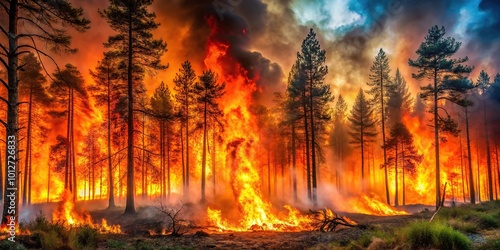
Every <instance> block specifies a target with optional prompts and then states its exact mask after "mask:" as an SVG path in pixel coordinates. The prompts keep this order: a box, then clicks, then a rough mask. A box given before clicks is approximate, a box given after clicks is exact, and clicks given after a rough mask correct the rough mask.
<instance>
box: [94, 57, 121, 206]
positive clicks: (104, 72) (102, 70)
mask: <svg viewBox="0 0 500 250" xmlns="http://www.w3.org/2000/svg"><path fill="white" fill-rule="evenodd" d="M90 75H91V76H92V78H93V79H94V82H95V84H94V85H91V86H90V87H89V90H90V91H91V93H92V94H93V96H94V98H95V99H96V101H97V104H98V105H100V106H101V105H105V106H106V114H107V115H106V126H107V151H108V152H107V154H108V155H107V162H108V192H109V194H108V196H109V197H108V208H109V209H111V208H114V207H116V205H115V191H114V190H115V188H114V180H113V161H112V152H111V119H112V117H111V112H112V109H113V108H114V107H112V106H114V105H116V101H115V100H114V98H113V95H114V90H115V89H117V88H118V87H119V84H118V82H117V80H118V79H119V71H118V65H117V64H116V60H114V59H113V58H112V57H111V56H110V55H109V54H107V53H104V58H103V59H102V60H101V61H99V62H98V63H97V66H96V68H95V70H94V71H92V70H90Z"/></svg>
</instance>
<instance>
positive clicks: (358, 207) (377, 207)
mask: <svg viewBox="0 0 500 250" xmlns="http://www.w3.org/2000/svg"><path fill="white" fill-rule="evenodd" d="M348 204H349V208H350V210H349V211H352V212H355V213H362V214H372V215H379V216H389V215H407V214H408V213H407V212H405V211H398V210H396V209H394V208H393V207H391V206H388V205H387V204H385V203H383V202H381V201H380V200H379V198H378V197H376V196H372V197H371V198H370V197H368V196H367V195H362V196H361V197H359V198H353V199H352V200H351V201H349V202H348Z"/></svg>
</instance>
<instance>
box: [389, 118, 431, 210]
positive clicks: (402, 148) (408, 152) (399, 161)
mask: <svg viewBox="0 0 500 250" xmlns="http://www.w3.org/2000/svg"><path fill="white" fill-rule="evenodd" d="M384 148H386V149H387V152H388V156H389V157H388V158H387V164H388V165H389V166H394V173H395V178H394V188H395V195H394V205H395V206H399V185H398V181H399V178H398V174H399V168H401V172H402V174H403V205H404V204H405V203H406V195H405V191H404V190H405V172H409V173H411V174H413V173H415V169H416V165H417V164H419V163H421V162H422V160H423V156H422V155H419V154H418V152H417V150H416V149H415V145H414V143H413V135H412V134H411V133H410V131H409V130H408V128H407V127H406V126H405V125H404V124H403V123H400V122H398V123H396V124H394V125H393V126H392V128H391V132H390V137H389V139H388V140H387V143H386V145H385V146H384Z"/></svg>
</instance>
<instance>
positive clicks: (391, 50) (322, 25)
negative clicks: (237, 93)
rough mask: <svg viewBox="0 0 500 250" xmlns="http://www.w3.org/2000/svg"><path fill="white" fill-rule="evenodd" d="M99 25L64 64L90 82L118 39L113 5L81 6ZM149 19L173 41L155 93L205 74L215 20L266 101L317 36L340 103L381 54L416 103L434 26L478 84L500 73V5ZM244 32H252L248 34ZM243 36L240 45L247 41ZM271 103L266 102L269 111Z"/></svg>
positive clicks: (343, 3)
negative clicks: (105, 13)
mask: <svg viewBox="0 0 500 250" xmlns="http://www.w3.org/2000/svg"><path fill="white" fill-rule="evenodd" d="M73 3H74V5H75V6H79V7H82V8H83V9H84V15H85V16H86V17H87V18H88V19H90V20H91V29H90V30H89V31H87V32H86V33H83V34H81V33H76V32H72V35H73V43H72V44H73V46H74V47H76V48H78V49H79V52H78V53H77V54H74V55H69V56H68V55H61V56H60V61H61V62H63V63H67V62H68V63H73V64H75V65H76V66H78V67H79V68H80V70H81V71H82V72H83V73H84V75H86V77H87V81H91V78H90V77H89V76H88V73H87V72H88V70H89V69H92V68H93V67H95V65H96V63H97V60H99V59H100V58H101V55H102V52H103V51H104V47H103V45H102V44H103V43H104V42H105V41H106V39H107V37H108V36H109V35H111V34H113V31H112V30H111V29H110V28H109V27H108V26H107V23H106V21H105V20H104V19H103V18H102V17H100V16H99V14H98V9H104V8H106V7H107V5H108V2H107V1H100V0H85V1H83V0H73ZM151 11H154V12H155V13H156V15H157V21H158V22H159V23H160V24H161V25H160V27H159V28H158V29H157V30H156V31H155V32H154V35H155V37H156V38H162V39H163V40H165V41H166V42H167V44H168V45H167V49H168V51H167V53H166V54H165V55H164V56H163V58H162V61H163V62H164V63H168V64H169V68H168V69H167V70H165V71H163V72H159V73H158V74H157V75H156V76H153V77H148V79H146V84H147V88H148V90H149V91H150V92H151V91H152V90H153V89H154V88H156V87H157V86H158V85H159V84H160V82H161V81H164V82H165V83H167V85H169V86H171V87H172V86H173V84H172V79H173V77H174V75H175V73H176V72H177V71H178V69H179V67H180V65H181V63H182V62H183V61H185V60H190V61H191V62H192V63H193V65H194V67H195V69H196V70H197V72H198V73H200V72H201V71H202V70H205V69H207V68H208V67H209V66H207V65H204V64H203V58H204V56H205V53H206V42H207V38H208V35H209V33H210V28H209V26H208V25H207V22H206V20H207V19H206V18H207V16H215V17H216V20H217V21H218V22H220V23H219V24H220V26H221V27H224V28H225V30H226V31H227V35H226V36H224V37H221V38H220V39H225V40H229V41H230V42H231V43H232V44H233V45H234V50H233V51H232V52H231V53H233V54H234V57H235V58H237V60H239V62H240V63H241V64H242V65H243V66H244V67H245V68H247V69H248V70H249V72H250V73H249V74H251V73H259V75H260V76H261V77H260V79H261V80H259V85H260V86H262V91H263V92H265V93H273V92H275V91H283V90H284V88H285V86H286V78H287V75H288V72H289V71H290V68H291V66H292V64H293V62H294V61H295V59H296V53H297V51H298V50H299V49H300V44H301V42H302V40H303V39H304V38H305V37H306V35H307V33H308V31H309V29H310V28H313V29H314V30H315V32H316V33H317V36H318V39H319V40H320V43H321V46H322V48H323V49H325V50H326V51H327V54H326V55H327V66H328V68H329V73H328V76H327V78H326V81H327V82H328V83H329V84H331V86H332V90H333V93H334V95H335V96H338V95H339V94H342V95H344V96H347V100H348V102H352V100H353V99H354V96H355V94H356V93H357V91H358V90H359V88H362V87H365V86H366V81H367V79H368V75H369V68H370V66H371V64H372V62H373V60H374V58H375V56H376V54H377V52H378V50H379V49H380V48H383V49H384V50H385V51H386V52H387V54H388V56H389V60H390V65H391V70H392V74H394V73H395V71H396V69H397V68H399V69H400V70H401V72H402V74H403V76H404V77H405V78H406V80H407V81H408V82H409V84H410V89H411V91H412V92H413V93H414V94H415V95H416V93H417V92H418V90H419V86H420V85H427V83H425V82H418V81H416V80H413V79H412V78H411V73H412V72H415V69H412V68H410V67H409V66H408V59H409V58H416V54H415V51H416V50H417V48H418V46H419V44H420V43H421V42H422V41H423V40H424V37H425V35H426V34H427V31H428V29H430V28H431V27H432V26H434V25H438V26H443V27H445V28H446V31H447V36H451V37H454V38H455V39H457V41H459V42H461V43H462V46H461V49H460V50H459V52H458V53H457V57H465V56H467V57H468V58H469V62H468V63H467V64H469V65H472V66H474V67H475V70H474V71H473V73H472V74H471V78H472V79H474V80H475V79H477V75H478V74H479V72H480V71H481V70H482V69H484V70H486V71H487V72H488V73H489V74H490V75H491V76H493V75H495V74H496V73H497V72H500V56H499V55H500V15H498V14H497V13H500V1H497V0H468V1H467V0H453V1H452V0H420V1H417V0H378V1H371V0H361V1H354V0H330V1H327V0H316V1H307V0H244V1H243V0H214V1H212V0H204V1H202V0H190V1H187V0H156V1H155V2H154V3H153V5H152V6H151ZM243 30H244V31H243ZM242 32H244V35H243V36H242V35H241V33H242ZM269 98H270V95H267V94H264V95H262V96H261V97H260V100H261V101H263V102H265V103H268V99H269Z"/></svg>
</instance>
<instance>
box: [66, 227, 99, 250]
mask: <svg viewBox="0 0 500 250" xmlns="http://www.w3.org/2000/svg"><path fill="white" fill-rule="evenodd" d="M97 237H98V233H97V230H96V229H94V228H92V227H90V226H82V227H77V228H74V229H73V230H71V233H70V235H69V244H70V246H71V247H72V248H73V249H95V248H96V247H97V242H98V239H97Z"/></svg>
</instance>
